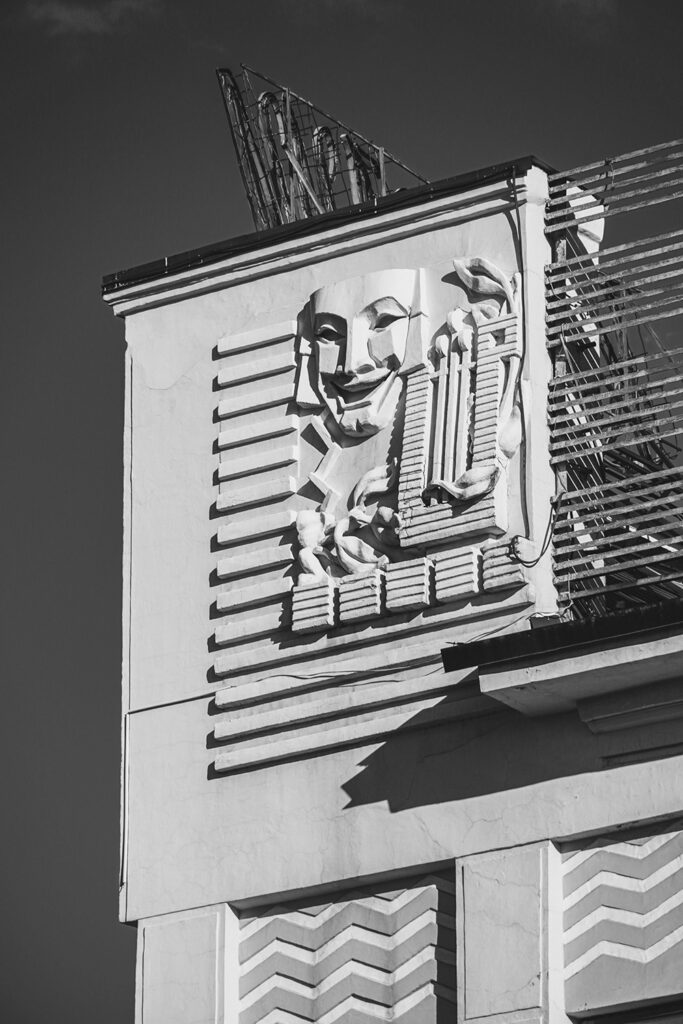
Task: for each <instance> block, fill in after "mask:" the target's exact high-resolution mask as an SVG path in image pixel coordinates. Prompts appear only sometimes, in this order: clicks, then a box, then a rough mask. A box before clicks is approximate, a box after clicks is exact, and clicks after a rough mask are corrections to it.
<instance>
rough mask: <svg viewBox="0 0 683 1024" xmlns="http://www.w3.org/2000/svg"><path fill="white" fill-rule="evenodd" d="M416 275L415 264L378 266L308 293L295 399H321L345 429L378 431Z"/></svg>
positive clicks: (385, 419)
mask: <svg viewBox="0 0 683 1024" xmlns="http://www.w3.org/2000/svg"><path fill="white" fill-rule="evenodd" d="M418 276H419V275H418V271H415V270H391V271H381V272H379V273H374V274H368V275H366V276H365V277H356V278H351V279H350V280H347V281H341V282H338V283H335V284H332V285H327V286H325V287H323V288H319V289H318V290H317V291H316V292H314V293H313V294H312V295H311V298H310V301H309V305H308V311H307V315H308V321H309V322H308V324H307V330H306V332H305V334H304V335H303V337H302V343H301V348H300V355H301V358H302V366H301V370H300V380H299V388H298V394H297V401H298V403H299V405H304V406H306V405H308V406H309V407H310V406H314V405H316V404H324V405H326V406H327V408H328V409H329V411H330V412H331V414H332V417H333V419H334V422H335V423H336V424H337V426H338V427H339V429H340V430H341V431H342V433H343V434H346V435H347V436H349V437H363V436H368V435H372V434H376V433H377V432H378V431H380V430H382V429H383V428H384V427H386V426H388V425H389V424H390V423H391V422H392V421H393V418H394V414H395V412H396V406H397V403H398V400H399V397H400V395H401V390H402V383H401V380H400V378H399V376H398V372H399V370H400V368H401V366H402V364H403V361H404V358H405V355H406V346H407V342H408V335H409V326H410V317H411V313H412V311H413V308H414V303H415V297H416V288H417V283H418ZM309 360H310V365H309Z"/></svg>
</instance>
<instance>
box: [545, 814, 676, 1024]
mask: <svg viewBox="0 0 683 1024" xmlns="http://www.w3.org/2000/svg"><path fill="white" fill-rule="evenodd" d="M563 875H564V942H565V992H566V1002H567V1012H568V1013H573V1012H585V1011H586V1010H595V1009H607V1008H611V1007H618V1006H619V1005H623V1004H626V1003H628V1002H630V1001H633V1000H635V999H637V1000H642V999H646V998H647V999H657V998H664V997H670V996H672V995H678V994H679V993H681V992H683V832H681V831H679V830H675V831H670V832H664V833H660V834H658V835H650V836H642V835H641V836H635V835H634V836H632V837H631V838H628V839H624V838H622V840H621V841H620V842H613V841H608V840H605V839H602V840H598V841H597V842H595V843H593V844H591V845H590V846H588V847H585V848H584V849H580V850H573V851H571V852H566V853H565V854H564V855H563Z"/></svg>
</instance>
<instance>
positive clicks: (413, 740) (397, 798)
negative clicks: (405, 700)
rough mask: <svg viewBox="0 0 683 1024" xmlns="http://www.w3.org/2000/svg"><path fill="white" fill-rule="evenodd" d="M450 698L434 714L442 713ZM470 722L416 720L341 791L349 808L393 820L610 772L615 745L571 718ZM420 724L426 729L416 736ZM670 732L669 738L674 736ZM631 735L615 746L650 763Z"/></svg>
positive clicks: (677, 728)
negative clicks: (380, 807) (432, 807)
mask: <svg viewBox="0 0 683 1024" xmlns="http://www.w3.org/2000/svg"><path fill="white" fill-rule="evenodd" d="M447 704H448V698H446V699H445V700H444V701H442V702H440V704H439V705H438V707H439V708H440V709H442V710H443V711H444V712H445V713H447V708H446V705H447ZM491 705H492V708H491V710H490V711H489V712H488V713H484V714H480V715H478V716H477V717H475V718H465V719H458V720H451V721H449V722H446V723H443V724H441V725H438V726H434V725H433V724H432V725H431V727H429V728H427V724H428V723H427V721H426V719H427V718H429V719H430V720H431V722H432V723H433V717H434V710H435V709H431V710H430V711H428V712H421V713H420V714H419V715H416V716H415V717H414V718H413V719H411V720H410V722H409V723H407V724H406V725H405V726H404V727H403V728H401V729H399V730H397V731H396V733H394V735H392V736H391V738H390V739H388V740H387V741H386V742H385V743H383V744H382V745H381V747H379V748H378V749H377V750H375V751H374V752H373V753H372V754H370V755H369V756H368V757H366V758H365V760H364V761H363V762H361V764H362V769H361V771H360V772H359V773H358V774H357V775H356V776H355V777H354V778H352V779H350V780H349V781H348V782H347V783H345V784H344V786H343V787H342V788H343V790H344V792H345V793H346V794H347V795H348V797H349V802H348V804H347V805H346V806H347V808H348V807H358V806H361V805H363V804H372V803H376V802H378V801H383V800H385V801H387V803H388V806H389V810H390V811H391V812H396V811H403V810H407V809H408V808H412V807H421V806H425V805H428V804H438V803H446V802H451V801H457V800H465V799H468V798H470V797H478V796H485V795H487V794H490V793H501V792H506V791H508V790H513V789H520V788H523V787H525V786H533V785H535V784H536V783H540V782H547V781H549V780H552V779H559V778H566V777H570V776H573V775H583V774H586V773H590V772H598V771H602V770H604V769H606V768H608V767H612V766H613V759H612V757H611V756H610V751H611V750H612V749H613V747H614V741H613V738H612V737H609V736H608V737H605V736H604V735H595V734H593V733H592V732H591V731H590V730H589V729H588V728H587V726H586V725H585V724H584V723H583V722H582V721H581V720H580V719H579V717H578V714H577V713H576V712H575V711H570V712H567V713H565V714H558V715H551V716H547V717H542V718H527V717H525V716H524V715H522V714H520V713H519V712H516V711H512V710H508V709H507V708H502V709H501V706H500V704H497V703H496V702H494V701H491ZM421 720H424V726H425V727H424V728H421V727H420V726H421ZM672 731H673V736H672ZM628 733H630V734H632V735H631V736H629V737H628V738H627V739H626V740H625V741H622V742H621V743H620V744H619V745H620V747H621V748H622V750H631V751H635V752H636V753H634V755H633V757H632V758H631V760H651V759H653V758H659V757H661V756H663V755H662V750H663V748H662V747H655V746H654V744H653V743H652V742H650V743H649V744H648V735H649V734H648V733H647V732H644V731H643V730H634V729H630V730H628ZM668 740H669V743H670V744H671V746H670V747H669V748H668V749H669V751H670V752H671V753H680V752H681V750H680V749H676V748H675V744H674V743H673V741H674V740H675V741H676V744H679V743H680V744H683V719H680V720H678V721H676V722H674V723H670V727H669V730H668Z"/></svg>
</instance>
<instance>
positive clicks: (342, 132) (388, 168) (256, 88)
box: [216, 65, 427, 231]
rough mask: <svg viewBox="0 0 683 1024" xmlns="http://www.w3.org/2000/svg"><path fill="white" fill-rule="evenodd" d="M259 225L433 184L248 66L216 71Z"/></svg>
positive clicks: (285, 221) (288, 221) (261, 227)
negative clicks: (402, 189) (233, 69)
mask: <svg viewBox="0 0 683 1024" xmlns="http://www.w3.org/2000/svg"><path fill="white" fill-rule="evenodd" d="M216 74H217V76H218V82H219V84H220V88H221V94H222V96H223V103H224V105H225V110H226V113H227V116H228V120H229V122H230V130H231V132H232V139H233V143H234V145H235V151H236V153H237V161H238V163H239V167H240V172H241V175H242V181H243V183H244V187H245V190H246V193H247V198H248V200H249V205H250V207H251V212H252V216H253V218H254V224H255V226H256V229H257V230H258V231H260V230H264V229H266V228H274V227H279V226H280V225H282V224H291V223H293V222H294V221H297V220H303V219H306V218H308V217H314V216H316V215H320V214H325V213H331V212H332V211H334V210H338V209H342V208H344V207H348V206H353V205H356V204H358V203H364V202H368V201H369V200H372V199H375V198H377V197H379V196H385V195H388V194H389V193H390V192H393V191H396V189H397V188H400V187H408V188H410V187H415V186H416V185H420V184H426V183H427V179H426V178H423V177H421V175H419V174H417V173H416V172H415V171H411V170H410V168H408V167H406V165H405V164H403V163H402V162H401V161H400V160H398V158H397V157H395V156H392V154H391V153H388V152H387V151H386V150H385V149H384V147H382V146H377V145H376V144H375V143H374V142H371V141H370V140H369V139H366V138H364V137H363V136H362V135H360V134H359V133H358V132H355V131H353V130H352V129H351V128H349V127H348V126H347V125H345V124H343V123H342V122H341V121H338V120H336V118H333V117H331V116H330V115H329V114H326V113H325V112H324V111H323V110H320V108H318V107H316V106H315V105H314V104H312V103H310V102H309V101H308V100H305V99H304V98H303V97H302V96H299V95H297V93H295V92H292V90H291V89H288V88H286V87H285V86H281V85H278V83H277V82H274V81H273V80H272V79H270V78H268V77H267V76H266V75H262V74H260V73H259V72H257V71H254V70H253V69H251V68H247V67H246V66H245V65H241V71H240V72H239V73H237V74H233V73H232V72H231V71H230V70H229V69H227V68H219V69H218V70H217V72H216Z"/></svg>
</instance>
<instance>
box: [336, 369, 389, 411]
mask: <svg viewBox="0 0 683 1024" xmlns="http://www.w3.org/2000/svg"><path fill="white" fill-rule="evenodd" d="M395 376H396V374H395V373H390V374H388V376H386V377H382V378H381V379H380V380H374V381H371V382H370V383H367V382H365V381H358V382H357V383H355V384H338V383H337V381H335V380H332V379H329V380H328V384H329V385H330V387H331V390H332V391H333V393H334V394H336V395H338V397H339V398H340V399H341V400H342V402H344V404H345V405H347V406H350V405H353V404H354V403H358V404H360V403H364V402H365V401H366V400H367V399H368V398H370V397H371V396H372V395H373V394H374V393H375V392H378V391H380V390H381V389H382V388H383V386H384V385H388V384H390V383H391V381H392V380H393V379H394V378H395Z"/></svg>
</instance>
